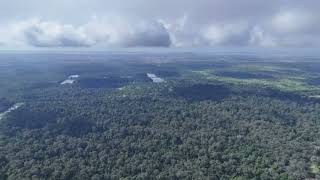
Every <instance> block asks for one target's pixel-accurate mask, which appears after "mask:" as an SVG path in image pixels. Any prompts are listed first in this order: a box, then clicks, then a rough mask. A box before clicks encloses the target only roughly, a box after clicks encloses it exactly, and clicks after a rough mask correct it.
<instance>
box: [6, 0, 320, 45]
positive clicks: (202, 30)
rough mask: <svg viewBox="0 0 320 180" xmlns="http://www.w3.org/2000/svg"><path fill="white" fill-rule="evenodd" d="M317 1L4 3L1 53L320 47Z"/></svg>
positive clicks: (72, 0)
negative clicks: (164, 48)
mask: <svg viewBox="0 0 320 180" xmlns="http://www.w3.org/2000/svg"><path fill="white" fill-rule="evenodd" d="M319 8H320V1H316V0H306V1H299V0H290V1H289V0H270V1H261V0H242V1H232V0H202V1H201V2H200V1H192V0H174V1H170V0H162V1H160V0H154V1H150V0H135V1H130V0H119V1H111V0H104V1H103V0H90V1H89V0H48V1H41V0H29V1H22V0H10V1H9V0H4V1H1V2H0V49H8V48H9V49H28V48H36V49H41V48H50V49H51V48H52V49H55V48H67V47H68V48H90V49H97V48H110V47H225V46H226V47H273V48H280V47H281V48H282V47H304V48H305V47H307V48H308V47H313V48H314V47H319V45H320V43H319V42H320V23H319V22H320V13H319Z"/></svg>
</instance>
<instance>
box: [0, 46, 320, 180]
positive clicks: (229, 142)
mask: <svg viewBox="0 0 320 180" xmlns="http://www.w3.org/2000/svg"><path fill="white" fill-rule="evenodd" d="M71 82H72V83H71ZM0 87H1V88H0V113H1V115H0V119H1V121H0V128H1V129H0V147H1V148H0V179H66V180H67V179H150V178H156V179H237V180H240V179H306V178H315V179H317V178H320V173H319V169H320V119H319V117H320V57H319V58H318V57H313V56H312V57H310V56H306V57H303V56H277V55H264V56H261V55H259V56H258V55H256V54H249V55H248V54H241V53H239V54H230V55H228V54H215V53H193V52H188V53H183V52H179V53H178V52H167V53H164V52H161V53H160V52H157V53H156V52H152V53H151V52H148V53H142V52H136V53H125V52H112V53H111V52H109V53H101V52H88V53H77V52H68V53H57V52H55V53H24V54H23V53H12V52H7V53H4V52H2V53H0ZM16 103H18V104H16ZM15 104H16V105H18V106H19V107H18V108H12V107H15V106H14V105H15Z"/></svg>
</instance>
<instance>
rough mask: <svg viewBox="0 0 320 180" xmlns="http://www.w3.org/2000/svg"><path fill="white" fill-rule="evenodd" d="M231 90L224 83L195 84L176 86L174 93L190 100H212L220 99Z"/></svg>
mask: <svg viewBox="0 0 320 180" xmlns="http://www.w3.org/2000/svg"><path fill="white" fill-rule="evenodd" d="M230 93H231V91H230V90H229V88H228V87H226V86H224V85H212V84H196V85H192V86H189V87H177V88H175V89H174V94H175V95H176V96H179V97H183V98H185V99H187V100H191V101H203V100H213V101H221V100H223V99H224V98H226V97H227V96H229V95H230Z"/></svg>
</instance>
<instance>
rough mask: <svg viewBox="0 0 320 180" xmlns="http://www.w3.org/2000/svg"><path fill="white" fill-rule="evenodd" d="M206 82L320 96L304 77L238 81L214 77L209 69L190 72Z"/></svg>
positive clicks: (316, 88)
mask: <svg viewBox="0 0 320 180" xmlns="http://www.w3.org/2000/svg"><path fill="white" fill-rule="evenodd" d="M192 72H193V73H195V74H198V75H200V76H202V77H204V78H206V79H208V80H216V81H223V82H226V83H232V84H241V85H259V86H265V87H273V88H277V89H280V90H283V91H290V92H298V93H302V94H304V95H307V96H310V97H315V96H317V95H318V94H320V87H318V86H311V85H308V84H307V83H306V82H305V79H306V77H304V76H285V77H278V78H276V79H240V78H232V77H223V76H216V75H214V74H213V73H212V72H213V71H212V70H210V69H206V70H203V71H192Z"/></svg>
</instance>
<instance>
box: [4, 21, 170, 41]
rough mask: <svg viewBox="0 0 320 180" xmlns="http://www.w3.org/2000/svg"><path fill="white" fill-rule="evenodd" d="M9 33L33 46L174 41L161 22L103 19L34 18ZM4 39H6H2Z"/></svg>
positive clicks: (21, 23) (15, 38)
mask: <svg viewBox="0 0 320 180" xmlns="http://www.w3.org/2000/svg"><path fill="white" fill-rule="evenodd" d="M7 27H8V28H7V29H6V30H3V31H5V32H6V33H5V34H6V35H7V37H8V35H9V37H10V38H4V37H5V36H3V38H2V39H1V38H0V42H2V43H7V44H10V43H12V40H16V41H18V42H19V43H20V44H24V45H26V46H28V45H29V46H33V47H93V46H99V45H100V46H101V45H104V46H106V47H108V46H119V47H123V46H125V47H136V46H164V47H168V46H170V45H171V41H170V36H169V34H168V32H167V31H166V29H165V28H164V26H163V25H162V24H161V23H159V22H145V21H143V22H142V21H141V22H134V23H133V22H130V23H128V22H125V21H123V20H121V21H118V22H116V21H101V20H96V19H93V20H92V21H90V22H89V23H86V24H83V25H79V26H74V25H70V24H61V23H57V22H50V21H41V20H39V19H31V20H26V21H22V22H16V23H12V24H10V25H7ZM1 40H2V41H1Z"/></svg>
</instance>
